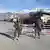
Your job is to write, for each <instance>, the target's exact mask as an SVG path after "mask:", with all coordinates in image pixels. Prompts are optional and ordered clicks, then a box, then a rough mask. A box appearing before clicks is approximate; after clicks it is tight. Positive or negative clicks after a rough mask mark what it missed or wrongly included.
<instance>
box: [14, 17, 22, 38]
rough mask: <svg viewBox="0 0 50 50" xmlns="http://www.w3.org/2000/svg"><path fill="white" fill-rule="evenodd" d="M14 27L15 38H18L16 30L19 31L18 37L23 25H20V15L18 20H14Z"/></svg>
mask: <svg viewBox="0 0 50 50" xmlns="http://www.w3.org/2000/svg"><path fill="white" fill-rule="evenodd" d="M14 28H15V31H14V39H15V38H16V31H17V32H18V37H19V35H20V34H21V30H22V29H21V26H20V18H19V17H18V18H17V19H16V21H15V22H14Z"/></svg>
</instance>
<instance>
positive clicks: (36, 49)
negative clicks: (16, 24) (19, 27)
mask: <svg viewBox="0 0 50 50" xmlns="http://www.w3.org/2000/svg"><path fill="white" fill-rule="evenodd" d="M12 28H13V24H12V23H6V22H0V32H3V33H6V32H11V33H6V34H9V35H13V32H12V30H10V29H12ZM29 30H30V29H29ZM48 31H50V30H45V31H44V32H48ZM47 34H48V33H47ZM0 50H50V36H43V35H42V36H41V39H38V38H36V40H34V38H33V37H29V36H25V35H21V36H20V38H19V41H17V40H14V41H13V40H11V39H10V38H8V37H6V36H3V35H0Z"/></svg>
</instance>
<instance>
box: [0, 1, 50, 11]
mask: <svg viewBox="0 0 50 50" xmlns="http://www.w3.org/2000/svg"><path fill="white" fill-rule="evenodd" d="M33 8H50V0H0V12H6V11H11V12H14V11H20V10H23V9H33Z"/></svg>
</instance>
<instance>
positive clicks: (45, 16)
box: [41, 15, 50, 23]
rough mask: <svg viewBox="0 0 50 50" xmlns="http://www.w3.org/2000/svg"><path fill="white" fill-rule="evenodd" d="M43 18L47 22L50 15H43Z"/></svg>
mask: <svg viewBox="0 0 50 50" xmlns="http://www.w3.org/2000/svg"><path fill="white" fill-rule="evenodd" d="M41 19H42V20H43V22H44V23H47V22H48V21H49V20H50V15H43V16H42V17H41Z"/></svg>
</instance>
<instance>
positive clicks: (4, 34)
mask: <svg viewBox="0 0 50 50" xmlns="http://www.w3.org/2000/svg"><path fill="white" fill-rule="evenodd" d="M0 34H1V35H3V36H6V37H8V38H10V39H12V38H13V37H12V36H10V35H8V34H6V33H1V32H0ZM12 40H13V39H12Z"/></svg>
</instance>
